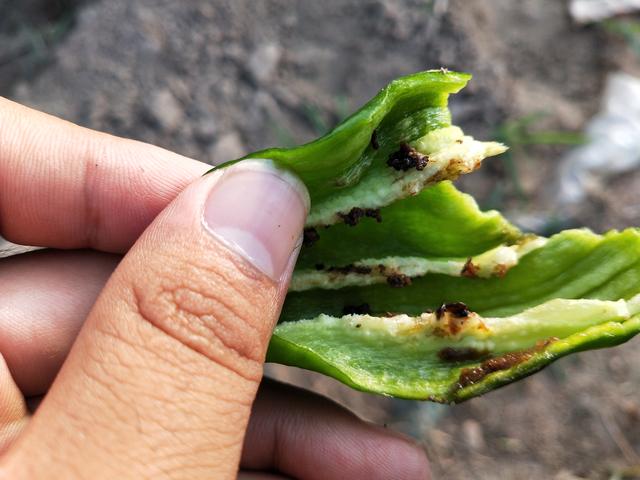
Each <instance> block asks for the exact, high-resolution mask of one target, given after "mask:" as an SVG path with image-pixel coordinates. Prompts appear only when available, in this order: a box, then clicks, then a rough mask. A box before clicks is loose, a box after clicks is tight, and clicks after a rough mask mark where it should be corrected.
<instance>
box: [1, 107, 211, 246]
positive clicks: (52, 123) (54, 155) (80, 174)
mask: <svg viewBox="0 0 640 480" xmlns="http://www.w3.org/2000/svg"><path fill="white" fill-rule="evenodd" d="M208 168H210V167H208V166H207V165H206V164H204V163H201V162H198V161H195V160H191V159H188V158H186V157H183V156H181V155H177V154H175V153H172V152H169V151H167V150H164V149H162V148H158V147H154V146H152V145H148V144H145V143H142V142H137V141H134V140H128V139H123V138H118V137H114V136H111V135H107V134H104V133H99V132H96V131H93V130H89V129H87V128H83V127H79V126H77V125H74V124H72V123H69V122H66V121H63V120H60V119H57V118H55V117H52V116H50V115H47V114H44V113H41V112H37V111H35V110H32V109H29V108H27V107H24V106H21V105H18V104H17V103H14V102H11V101H9V100H7V99H4V98H2V97H0V236H3V237H5V238H6V239H7V240H10V241H12V242H14V243H19V244H23V245H34V246H46V247H54V248H65V249H66V248H93V249H96V250H102V251H106V252H125V251H126V250H127V249H128V248H129V247H130V246H131V245H132V244H133V242H134V241H135V240H136V238H138V236H140V234H141V233H142V231H143V230H144V229H145V228H146V227H147V225H148V224H149V223H151V221H152V220H153V219H154V218H155V216H156V215H157V214H158V213H159V212H160V211H161V210H162V209H163V208H164V207H165V206H166V205H167V204H169V202H171V200H173V199H174V198H175V197H176V196H177V194H178V193H179V192H180V191H182V189H183V188H184V187H185V186H186V185H188V184H189V183H190V182H191V181H193V180H194V179H195V178H197V177H199V176H200V175H202V174H203V173H204V172H206V171H207V169H208Z"/></svg>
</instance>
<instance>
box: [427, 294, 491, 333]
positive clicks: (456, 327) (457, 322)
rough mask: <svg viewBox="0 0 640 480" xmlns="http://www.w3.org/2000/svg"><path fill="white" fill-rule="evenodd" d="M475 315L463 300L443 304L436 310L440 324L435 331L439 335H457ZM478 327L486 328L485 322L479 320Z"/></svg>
mask: <svg viewBox="0 0 640 480" xmlns="http://www.w3.org/2000/svg"><path fill="white" fill-rule="evenodd" d="M471 315H473V314H472V313H471V311H470V310H469V309H468V308H467V306H466V305H465V304H464V303H462V302H456V303H447V304H442V305H440V307H438V309H437V310H436V320H438V326H437V327H436V328H435V330H434V331H433V334H434V335H437V336H439V337H455V336H456V335H458V334H459V333H460V332H461V331H462V329H463V328H464V326H465V324H466V323H467V320H469V318H470V317H471ZM477 328H478V329H486V328H487V327H486V326H485V325H484V323H482V322H479V323H478V326H477Z"/></svg>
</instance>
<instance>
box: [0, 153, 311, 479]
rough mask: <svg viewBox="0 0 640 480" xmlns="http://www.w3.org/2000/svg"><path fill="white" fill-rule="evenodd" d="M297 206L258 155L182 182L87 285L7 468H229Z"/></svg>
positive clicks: (282, 276) (294, 243)
mask: <svg viewBox="0 0 640 480" xmlns="http://www.w3.org/2000/svg"><path fill="white" fill-rule="evenodd" d="M308 208H309V197H308V194H307V192H306V189H305V187H304V186H303V185H302V183H301V182H300V181H299V180H297V179H296V178H294V177H293V176H292V175H290V174H287V173H284V172H281V171H278V170H276V169H275V167H273V166H272V164H271V163H270V162H268V161H245V162H242V163H240V164H237V165H235V166H233V167H231V168H227V169H225V170H222V171H219V172H215V173H213V174H211V175H208V176H206V177H204V178H202V179H200V180H198V181H197V182H195V183H194V184H192V185H191V186H189V187H188V188H187V189H186V190H185V191H184V192H183V193H182V194H181V195H180V196H179V197H178V198H177V199H176V200H174V201H173V203H172V204H170V205H169V206H168V207H167V209H165V210H164V211H163V212H162V213H161V214H160V215H159V216H158V217H157V218H156V220H155V221H154V222H153V223H152V224H151V226H150V227H149V228H148V229H147V230H146V231H145V232H144V234H143V235H142V236H141V237H140V239H139V240H138V242H137V243H136V244H135V245H134V247H133V248H132V249H131V250H130V252H129V253H128V254H127V255H126V256H125V257H124V259H123V260H122V262H121V264H120V265H119V267H118V268H117V270H116V271H115V273H114V274H113V275H112V277H111V279H110V280H109V282H108V283H107V285H106V287H105V289H104V290H103V291H102V293H101V294H100V297H99V298H98V300H97V302H96V304H95V306H94V308H93V310H92V311H91V313H90V315H89V318H88V319H87V322H86V323H85V325H84V327H83V329H82V331H81V333H80V335H79V337H78V339H77V341H76V343H75V344H74V346H73V349H72V351H71V353H70V355H69V357H68V359H67V361H66V362H65V365H64V367H63V369H62V370H61V372H60V374H59V375H58V378H57V379H56V381H55V383H54V385H53V386H52V388H51V390H50V391H49V393H48V395H47V397H46V398H45V400H44V402H43V403H42V405H41V406H40V408H39V409H38V411H37V413H36V415H35V416H34V418H33V420H32V421H31V423H30V424H29V426H28V428H27V430H26V431H25V433H24V435H23V436H22V437H21V438H20V439H19V441H18V442H17V443H16V444H15V448H13V449H12V450H11V451H10V452H9V453H8V455H7V457H5V460H4V463H3V468H4V472H5V473H8V475H7V476H8V478H30V479H31V478H50V477H51V474H52V472H55V476H56V478H76V477H77V478H160V477H161V478H165V477H167V478H217V479H218V478H219V479H226V478H235V476H236V475H237V470H238V463H239V459H240V453H241V448H242V444H243V438H244V432H245V429H246V427H247V422H248V418H249V414H250V410H251V404H252V402H253V400H254V397H255V394H256V390H257V387H258V384H259V382H260V378H261V375H262V363H263V361H264V356H265V351H266V347H267V343H268V341H269V337H270V334H271V331H272V329H273V326H274V324H275V322H276V320H277V318H278V315H279V313H280V308H281V306H282V302H283V299H284V295H285V293H286V288H287V284H288V282H289V278H290V275H291V270H292V269H293V264H294V262H295V258H296V256H297V253H298V250H299V246H300V237H301V232H302V228H303V224H304V221H305V218H306V214H307V212H308Z"/></svg>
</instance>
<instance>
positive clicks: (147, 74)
mask: <svg viewBox="0 0 640 480" xmlns="http://www.w3.org/2000/svg"><path fill="white" fill-rule="evenodd" d="M441 66H443V67H447V68H450V69H453V70H462V71H468V72H471V73H473V74H474V77H475V78H474V79H473V81H472V83H471V84H470V86H469V87H468V88H467V89H466V90H465V91H464V92H463V93H461V94H460V95H458V96H456V97H455V98H453V99H452V102H451V109H452V112H453V116H454V119H455V122H456V123H457V124H458V125H461V126H462V127H464V129H465V130H467V131H469V132H471V133H472V134H474V135H477V136H481V137H495V136H501V135H502V134H503V133H504V131H505V128H504V127H505V126H506V125H508V123H507V122H509V121H516V122H518V121H519V120H522V119H523V118H528V117H529V116H530V115H532V114H537V113H544V114H546V116H545V117H544V118H542V120H540V121H539V122H537V123H536V124H535V126H534V127H532V128H536V129H543V130H553V131H556V132H578V131H580V130H581V129H582V128H583V126H584V124H585V122H586V121H588V119H589V118H590V117H591V116H592V115H593V114H594V113H596V112H597V110H598V108H599V101H600V94H601V91H602V88H603V85H604V81H605V77H606V75H607V73H608V72H610V71H613V70H618V69H623V70H625V71H627V72H629V73H634V74H637V73H640V66H639V64H638V59H637V57H636V55H635V53H634V51H633V49H632V48H629V45H628V42H625V41H624V40H623V39H622V38H621V37H618V36H616V35H613V34H611V33H607V32H606V31H605V29H604V28H602V26H601V25H589V26H578V25H575V24H574V23H572V21H571V19H570V18H569V16H568V13H567V5H566V2H564V1H560V0H557V1H554V2H549V1H545V0H522V1H519V2H513V1H511V0H450V1H447V0H431V1H429V0H324V1H322V2H314V1H311V0H308V1H303V0H266V1H259V2H258V1H252V0H227V1H223V0H218V1H209V0H190V1H189V2H175V1H170V0H153V1H152V0H138V1H136V2H130V1H128V0H102V1H99V0H94V1H82V0H75V1H74V0H0V94H1V95H4V96H8V97H9V98H12V99H15V100H17V101H19V102H22V103H25V104H28V105H31V106H34V107H35V108H38V109H41V110H44V111H47V112H50V113H52V114H55V115H58V116H61V117H64V118H66V119H68V120H71V121H74V122H77V123H79V124H82V125H85V126H88V127H91V128H96V129H100V130H105V131H108V132H112V133H114V134H117V135H121V136H126V137H132V138H136V139H140V140H143V141H147V142H151V143H155V144H158V145H161V146H163V147H166V148H169V149H172V150H175V151H177V152H179V153H182V154H184V155H188V156H191V157H194V158H197V159H199V160H202V161H206V162H210V163H215V162H220V161H223V160H227V159H229V158H232V157H237V156H240V155H242V154H244V153H247V152H249V151H252V150H256V149H259V148H264V147H267V146H273V145H288V144H295V143H300V142H304V141H308V140H310V139H312V138H314V137H315V136H317V135H318V134H321V133H323V132H324V131H326V130H327V129H328V128H330V127H331V126H332V125H334V124H335V123H336V122H338V121H339V120H340V119H341V118H343V117H344V116H346V115H347V114H348V113H350V112H351V111H352V110H353V109H354V108H356V107H357V106H359V105H360V104H361V103H363V102H364V101H365V100H366V99H368V98H369V97H371V96H372V95H373V94H375V92H376V91H377V90H378V89H379V88H381V87H382V86H384V85H385V84H386V83H387V82H388V81H389V80H391V79H393V78H394V77H397V76H400V75H403V74H406V73H411V72H414V71H418V70H423V69H426V68H437V67H441ZM507 140H509V139H507ZM515 147H516V148H514V149H512V154H511V156H510V157H508V158H502V159H496V160H494V161H491V162H487V164H486V166H485V167H484V168H483V169H482V170H481V171H479V172H477V173H474V175H473V176H469V178H466V179H464V180H463V181H461V182H459V185H460V187H461V188H462V189H464V190H467V191H469V192H471V193H473V194H474V195H476V196H477V197H478V199H479V201H480V203H481V204H482V205H483V206H491V207H499V208H501V209H504V210H505V211H507V212H508V213H509V215H510V216H511V218H514V219H516V220H518V219H519V218H525V217H526V216H527V215H531V214H534V215H537V216H542V217H544V216H545V215H547V216H549V217H550V212H552V211H553V207H554V206H553V205H550V204H549V198H551V197H552V193H553V192H550V190H549V189H550V188H551V187H550V185H552V182H550V181H549V179H552V178H554V175H555V172H556V167H557V160H558V158H559V156H560V155H561V153H562V152H563V151H564V149H566V148H567V147H566V146H565V147H562V146H555V145H540V144H537V145H528V146H520V147H518V146H517V145H516V146H515ZM638 192H640V172H638V171H633V172H631V173H628V174H625V175H623V176H622V175H621V176H620V177H618V178H614V179H613V180H611V182H610V183H609V185H607V188H606V189H603V190H602V191H600V192H595V193H593V194H591V196H590V198H589V202H585V203H584V205H583V206H582V207H581V208H580V209H579V211H577V212H575V215H574V216H573V217H572V218H570V219H565V220H564V224H563V225H556V224H554V223H553V222H551V221H550V222H547V223H544V222H543V226H542V227H541V230H543V231H545V232H546V233H549V231H552V230H553V229H554V228H558V227H559V226H564V225H565V224H583V225H586V226H589V227H591V228H594V229H595V230H598V231H602V230H603V229H605V228H616V227H617V228H622V227H624V226H628V225H640V193H638ZM639 346H640V343H639V341H638V340H635V341H632V342H630V343H628V344H627V345H625V346H623V347H619V348H616V349H613V350H610V351H607V352H591V353H587V354H581V355H576V356H573V357H571V358H567V359H564V360H562V361H560V362H558V363H556V364H555V365H553V366H552V367H550V368H548V369H547V370H545V371H544V372H542V373H539V374H537V375H535V376H533V377H530V378H529V379H527V380H525V381H522V382H520V383H518V384H516V385H512V386H509V387H507V388H504V389H502V390H500V391H498V392H494V393H492V394H490V395H487V396H485V397H483V398H478V399H474V400H471V401H469V402H467V403H465V404H463V405H459V406H451V407H450V406H441V405H432V404H419V403H415V402H403V401H392V400H388V399H383V398H378V397H373V396H369V395H364V394H359V393H356V392H353V391H351V390H348V389H346V388H344V387H342V386H340V385H338V384H336V383H335V382H333V381H331V380H327V379H326V378H324V377H320V376H317V375H312V374H306V373H303V372H296V371H294V370H291V369H284V368H282V367H269V369H268V370H269V372H270V373H271V374H272V375H275V376H279V377H280V378H286V379H288V380H289V381H293V382H296V383H299V384H304V385H307V386H311V387H312V388H314V389H316V390H318V391H321V392H324V393H326V394H328V395H330V396H332V397H334V398H336V399H338V400H339V401H341V402H342V403H344V404H346V405H348V406H350V407H351V408H353V409H354V410H356V411H357V412H358V413H359V414H360V415H362V416H364V417H366V418H369V419H371V420H373V421H376V422H378V423H385V424H387V425H388V426H389V427H390V428H398V429H402V430H404V431H406V432H408V433H410V434H411V435H413V436H415V437H416V438H418V439H420V440H421V441H422V442H424V445H425V448H426V449H427V451H428V453H429V456H430V458H431V461H432V464H433V470H434V476H435V478H438V479H472V478H473V479H496V478H500V479H524V478H544V479H547V478H548V479H556V480H570V479H577V478H589V479H616V478H640V473H639V472H638V471H639V470H640V368H638V366H640V349H639V348H638V347H639ZM634 367H635V368H634ZM634 469H635V470H634ZM634 472H635V475H636V477H634V476H633V475H634Z"/></svg>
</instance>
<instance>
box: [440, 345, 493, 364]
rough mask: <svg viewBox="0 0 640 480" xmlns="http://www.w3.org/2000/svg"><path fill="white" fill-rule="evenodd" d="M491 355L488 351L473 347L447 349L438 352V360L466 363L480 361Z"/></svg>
mask: <svg viewBox="0 0 640 480" xmlns="http://www.w3.org/2000/svg"><path fill="white" fill-rule="evenodd" d="M487 355H489V351H488V350H479V349H477V348H472V347H463V348H455V347H445V348H443V349H442V350H440V351H439V352H438V358H439V359H440V360H442V361H444V362H466V361H469V360H480V359H481V358H484V357H486V356H487Z"/></svg>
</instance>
